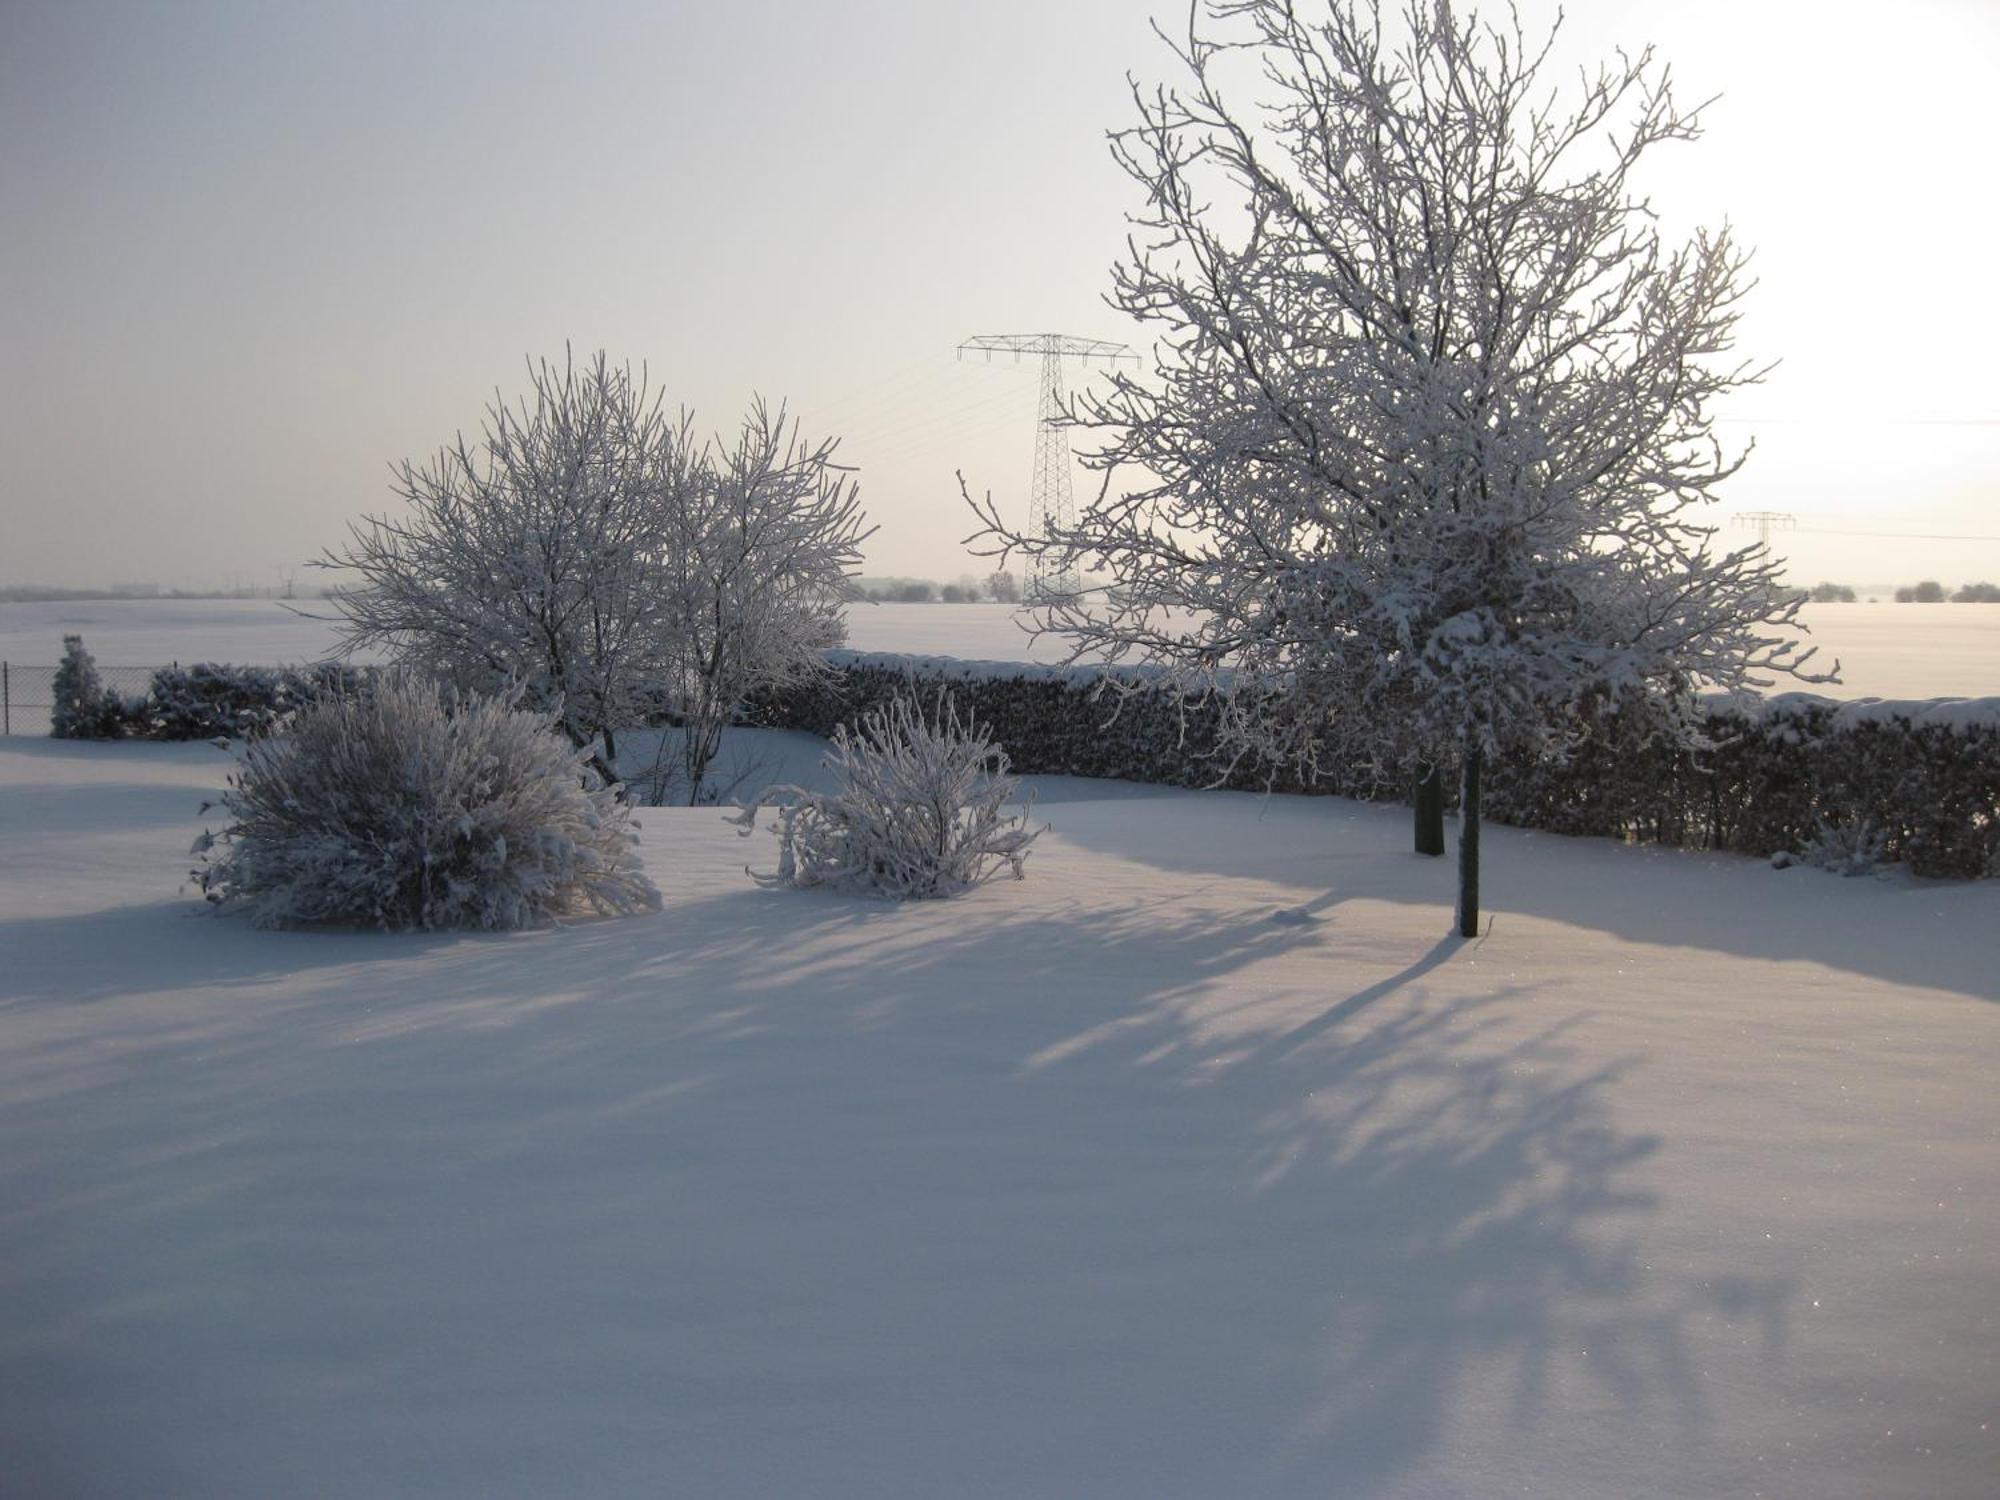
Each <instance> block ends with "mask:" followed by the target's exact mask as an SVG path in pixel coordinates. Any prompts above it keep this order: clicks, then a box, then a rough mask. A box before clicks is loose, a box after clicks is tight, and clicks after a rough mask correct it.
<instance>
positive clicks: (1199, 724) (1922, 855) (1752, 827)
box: [748, 651, 2000, 877]
mask: <svg viewBox="0 0 2000 1500" xmlns="http://www.w3.org/2000/svg"><path fill="white" fill-rule="evenodd" d="M827 661H828V664H829V666H830V667H831V669H832V670H831V671H830V672H829V673H828V674H827V675H826V677H825V678H824V679H823V680H822V681H820V682H817V683H812V684H808V685H806V686H803V687H800V688H797V689H794V690H791V691H789V692H786V693H783V694H779V695H775V696H772V697H767V698H765V699H762V700H759V701H758V702H757V703H755V704H753V705H752V707H751V711H750V714H749V716H748V717H749V720H750V722H752V723H757V724H763V725H767V726H770V727H773V728H786V729H803V730H808V731H810V732H812V733H814V734H819V735H827V736H831V734H832V733H833V730H834V727H835V726H836V725H840V724H847V725H850V726H851V725H853V724H855V723H856V722H857V721H858V720H859V718H860V716H861V715H862V714H864V713H866V712H868V711H869V710H871V709H875V708H878V707H880V706H882V705H884V704H886V703H887V702H888V701H889V700H890V699H892V698H894V697H896V696H897V695H899V694H901V695H905V696H907V695H910V694H912V693H914V694H915V695H916V696H917V697H918V698H919V699H920V700H921V699H925V698H929V697H933V696H935V694H936V693H937V692H938V691H939V690H940V689H941V688H949V689H950V691H951V692H952V694H953V695H954V696H955V697H956V699H957V701H958V702H959V703H960V704H961V705H962V706H963V707H964V708H965V709H966V710H967V711H969V712H970V713H971V714H972V715H973V716H974V717H976V718H978V719H981V720H984V721H985V722H986V723H988V724H991V725H992V726H993V729H994V736H995V738H996V739H997V740H998V741H999V742H1000V744H1001V746H1002V747H1003V748H1004V749H1005V750H1006V752H1007V756H1008V758H1009V760H1011V761H1012V762H1013V765H1014V768H1015V770H1016V771H1017V772H1026V773H1029V774H1042V775H1068V776H1104V777H1119V778H1123V779H1125V780H1130V781H1145V782H1155V783H1162V784H1166V785H1172V786H1218V785H1219V786H1227V787H1239V788H1244V789H1254V790H1265V789H1269V790H1274V791H1291V792H1310V793H1320V794H1328V793H1331V794H1338V795H1345V796H1358V797H1381V796H1385V795H1386V796H1391V797H1396V798H1400V797H1402V796H1403V795H1404V794H1405V791H1406V789H1405V788H1404V787H1403V786H1402V785H1401V784H1400V783H1399V782H1397V783H1389V782H1385V781H1384V779H1383V778H1382V777H1381V776H1379V775H1378V774H1377V773H1376V771H1375V770H1374V768H1371V767H1360V766H1357V767H1352V768H1345V769H1339V768H1336V769H1335V770H1333V771H1332V772H1331V773H1330V774H1325V775H1322V776H1321V777H1320V778H1319V779H1318V780H1317V781H1315V782H1312V783H1310V784H1308V783H1306V782H1305V781H1304V780H1303V779H1302V778H1301V776H1300V774H1299V773H1298V771H1297V770H1296V768H1292V767H1277V768H1273V767H1271V766H1268V765H1260V764H1254V763H1247V762H1246V763H1241V764H1238V765H1237V766H1236V767H1235V768H1234V769H1233V770H1231V771H1229V773H1228V774H1227V775H1220V774H1219V773H1220V772H1221V771H1222V770H1223V769H1224V767H1223V763H1222V762H1221V761H1219V760H1218V758H1217V755H1216V734H1215V722H1216V712H1215V709H1214V707H1213V706H1212V705H1203V704H1199V703H1191V704H1189V705H1187V707H1186V709H1185V711H1183V709H1182V708H1181V707H1179V706H1178V705H1176V704H1175V702H1174V700H1173V697H1172V695H1171V694H1170V693H1167V692H1163V691H1157V690H1153V689H1152V688H1150V687H1149V685H1148V684H1149V682H1150V681H1153V680H1156V679H1153V678H1151V677H1149V675H1148V674H1146V673H1145V672H1143V671H1141V670H1135V669H1118V675H1119V676H1120V677H1122V678H1123V679H1124V681H1125V682H1126V683H1127V684H1129V685H1131V686H1133V687H1134V688H1136V689H1137V690H1136V691H1134V692H1132V693H1130V694H1128V695H1126V696H1125V697H1124V698H1123V699H1122V701H1121V700H1120V698H1119V697H1118V696H1116V695H1114V694H1111V693H1102V694H1100V693H1099V692H1098V689H1099V686H1100V680H1101V678H1102V676H1103V674H1102V673H1101V672H1099V671H1097V670H1094V669H1076V668H1070V669H1063V668H1053V667H1043V666H1034V665H1029V664H1024V663H1017V662H1005V663H1002V662H964V661H957V660H954V659H952V658H949V657H925V656H899V655H892V654H886V653H878V654H862V653H858V652H853V651H831V652H828V653H827ZM1705 708H1706V712H1707V716H1708V724H1709V736H1710V738H1711V739H1712V740H1714V741H1715V746H1714V748H1712V749H1708V750H1702V751H1694V750H1689V749H1687V748H1685V747H1682V746H1678V745H1675V744H1672V743H1670V742H1668V741H1665V740H1662V739H1660V738H1658V737H1656V736H1652V735H1650V734H1648V733H1647V732H1646V729H1645V726H1644V725H1643V724H1641V723H1639V722H1637V721H1635V720H1633V719H1630V718H1628V719H1625V720H1618V719H1609V720H1607V721H1605V723H1604V724H1603V725H1601V726H1600V727H1599V728H1598V730H1597V732H1595V733H1593V734H1592V736H1591V737H1589V738H1587V739H1586V740H1585V741H1584V742H1583V743H1582V744H1581V746H1580V747H1579V748H1578V749H1577V750H1576V751H1575V753H1573V754H1572V755H1570V756H1569V757H1568V758H1567V759H1565V760H1562V761H1553V760H1545V761H1539V762H1510V763H1504V764H1502V765H1499V766H1495V767H1492V768H1491V769H1490V771H1489V776H1488V783H1487V794H1486V796H1487V801H1486V806H1487V812H1488V815H1489V816H1490V817H1491V818H1492V819H1493V820H1494V821H1496V822H1503V823H1512V824H1516V825H1519V826H1522V827H1528V828H1540V829H1546V830H1548V831H1550V832H1554V833H1565V834H1579V835H1591V836H1598V837H1609V838H1618V839H1632V840H1643V841H1648V842H1658V843H1665V844H1678V845H1683V846H1685V847H1688V848H1695V849H1722V850H1731V851H1735V852H1738V853H1743V854H1756V855H1770V854H1775V853H1778V852H1779V851H1781V850H1798V849H1801V848H1804V847H1805V846H1806V845H1807V844H1809V843H1810V842H1812V840H1813V839H1814V838H1815V837H1816V836H1817V835H1818V834H1819V832H1820V830H1821V828H1822V825H1825V826H1827V827H1832V828H1850V827H1856V826H1858V825H1860V824H1861V823H1863V822H1866V823H1868V824H1870V825H1871V826H1872V828H1873V830H1874V832H1875V833H1877V834H1879V835H1880V837H1881V838H1882V841H1883V850H1884V856H1885V857H1886V858H1888V859H1891V860H1900V861H1902V862H1903V863H1905V864H1907V865H1908V866H1909V867H1910V869H1911V870H1912V871H1914V872H1915V873H1917V874H1919V875H1933V876H1956V877H1978V876H1990V875H2000V699H1993V698H1985V699H1962V698H1941V699H1932V700H1925V701H1912V702H1894V701H1884V700H1880V699H1862V700H1860V701H1858V702H1852V703H1841V702H1836V701H1834V700H1832V699H1827V698H1820V697H1816V696H1814V695H1811V694H1806V693H1786V694H1781V695H1779V696H1777V697H1774V698H1771V699H1768V700H1767V699H1761V698H1757V697H1755V696H1752V695H1737V696H1733V697H1722V696H1718V697H1716V698H1713V699H1711V700H1709V701H1708V702H1707V703H1706V704H1705Z"/></svg>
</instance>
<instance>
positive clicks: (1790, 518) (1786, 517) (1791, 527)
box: [1736, 510, 1799, 547]
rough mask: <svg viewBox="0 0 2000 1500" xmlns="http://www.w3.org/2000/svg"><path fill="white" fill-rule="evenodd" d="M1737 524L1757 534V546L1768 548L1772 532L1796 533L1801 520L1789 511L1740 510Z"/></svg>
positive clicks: (1737, 514) (1737, 515)
mask: <svg viewBox="0 0 2000 1500" xmlns="http://www.w3.org/2000/svg"><path fill="white" fill-rule="evenodd" d="M1736 524H1737V525H1738V526H1747V527H1749V528H1750V529H1751V530H1752V531H1754V532H1756V533H1757V545H1758V546H1760V547H1768V546H1770V545H1771V533H1772V532H1774V531H1796V530H1797V529H1798V525H1799V518H1798V517H1797V516H1795V515H1793V514H1792V513H1791V512H1790V511H1788V510H1739V511H1738V512H1736Z"/></svg>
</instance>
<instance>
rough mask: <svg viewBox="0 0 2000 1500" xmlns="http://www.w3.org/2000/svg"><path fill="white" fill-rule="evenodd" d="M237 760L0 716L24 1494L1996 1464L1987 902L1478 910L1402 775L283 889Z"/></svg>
mask: <svg viewBox="0 0 2000 1500" xmlns="http://www.w3.org/2000/svg"><path fill="white" fill-rule="evenodd" d="M937 613H938V614H939V616H940V617H943V616H945V615H947V614H949V612H948V611H944V610H939V611H937ZM1934 613H1943V614H1949V613H1950V612H1949V611H1938V612H1934ZM152 654H155V655H158V654H165V653H164V652H160V653H152ZM189 654H193V653H192V652H190V653H189ZM245 654H247V653H245ZM772 746H775V747H776V750H777V752H778V753H779V755H780V756H781V757H783V758H789V759H790V760H792V761H793V762H794V763H795V764H796V763H797V762H798V761H800V760H801V759H805V760H809V759H810V756H811V752H812V750H813V748H814V747H813V744H812V742H810V741H806V740H804V739H802V738H800V737H784V738H782V739H779V740H776V741H769V740H766V741H760V742H757V743H756V744H752V745H751V746H750V747H749V749H748V750H746V751H744V752H743V753H744V754H745V755H746V757H747V758H755V757H756V755H757V754H759V753H761V750H762V749H770V748H771V747H772ZM760 747H761V749H760ZM228 764H229V762H228V759H227V757H226V756H225V755H223V754H222V753H221V752H219V751H216V750H214V749H212V748H210V747H208V746H203V745H191V746H190V745H144V744H116V745H88V744H73V743H59V742H53V741H48V740H22V739H16V740H11V741H0V837H4V841H5V842H4V847H5V849H6V851H7V856H8V857H7V860H6V865H5V873H4V874H3V875H0V954H4V961H0V1139H4V1140H5V1142H6V1150H5V1152H4V1155H0V1277H4V1279H5V1291H4V1295H0V1493H4V1494H6V1495H9V1496H13V1495H20V1496H27V1497H44V1496H55V1497H64V1500H80V1497H97V1496H104V1497H112V1496H117V1497H126V1496H139V1495H143V1496H147V1497H178V1496H187V1497H203V1500H210V1497H218V1500H219V1497H231V1496H243V1497H266V1496H276V1495H314V1496H382V1495H409V1496H417V1495H421V1496H467V1497H473V1496H477V1497H493V1496H516V1495H518V1496H548V1495H563V1496H596V1495H604V1496H611V1495H620V1496H623V1495H637V1494H646V1495H690V1496H704V1497H718V1496H736V1495H740V1496H760V1497H761V1496H789V1495H815V1496H843V1495H852V1496H868V1497H882V1496H946V1495H948V1496H982V1495H993V1496H1055V1495H1076V1496H1093V1497H1095V1496H1132V1497H1146V1500H1155V1497H1169V1496H1201V1497H1214V1496H1244V1497H1254V1496H1279V1495H1285V1496H1290V1495H1297V1496H1326V1495H1341V1496H1411V1497H1415V1496H1425V1497H1436V1496H1453V1497H1460V1496H1462V1497H1490V1496H1499V1495H1508V1494H1534V1495H1554V1496H1592V1497H1597V1496H1620V1497H1644V1496H1710V1495H1721V1494H1742V1495H1751V1494H1763V1495H1780V1496H1802V1497H1814V1500H1819V1497H1840V1496H1854V1497H1870V1500H1874V1497H1882V1496H1891V1495H1895V1496H1902V1495H1924V1496H1937V1497H1952V1496H1966V1497H1971V1496H1990V1495H1992V1494H1993V1493H1994V1490H1995V1478H1996V1475H2000V1089H1996V1088H1995V1087H1994V1079H1995V1077H1996V1076H2000V1003H1996V1002H2000V966H1996V965H1995V963H1994V962H1993V953H1994V949H1993V943H1992V933H1993V932H1994V930H1995V929H1996V927H2000V883H1994V882H1986V883H1979V884H1964V885H1928V884H1922V883H1916V882H1911V881H1908V880H1900V879H1899V880H1896V881H1890V882H1874V881H1869V880H1841V879H1838V878H1835V877H1832V876H1828V875H1823V874H1820V873H1817V872H1814V871H1809V870H1788V871H1783V872H1779V871H1774V870H1771V869H1769V868H1768V867H1767V866H1765V865H1762V864H1760V863H1755V862H1751V861H1747V860H1741V859H1735V858H1730V857H1726V856H1703V855H1696V854H1688V853H1684V852H1677V851H1671V850H1664V849H1649V848H1624V847H1616V846H1612V845H1610V844H1604V843H1595V842H1578V841H1570V840H1564V839H1559V838H1554V837H1550V836H1547V835H1540V836H1538V835H1535V834H1532V833H1527V832H1522V831H1518V830H1513V829H1506V828H1493V829H1490V830H1488V832H1487V838H1486V853H1487V873H1486V888H1487V895H1488V900H1489V903H1490V906H1491V909H1492V911H1493V913H1494V916H1493V922H1492V927H1491V930H1490V932H1489V933H1488V935H1487V936H1485V937H1484V938H1482V939H1480V940H1479V941H1477V942H1475V943H1470V944H1467V943H1461V942H1460V941H1458V940H1456V939H1454V938H1450V937H1447V936H1446V935H1445V934H1446V933H1447V930H1448V928H1449V925H1450V913H1449V905H1450V880H1451V872H1450V870H1449V869H1448V868H1447V867H1446V863H1445V862H1444V861H1429V860H1422V859H1419V858H1416V857H1415V856H1412V855H1409V854H1407V853H1406V852H1404V851H1405V847H1406V838H1407V828H1406V824H1405V815H1404V814H1402V813H1400V812H1398V811H1396V810H1393V809H1379V808H1371V807H1366V806H1362V805H1358V804H1355V803H1351V802H1345V801H1338V800H1334V799H1310V800H1305V799H1288V798H1274V799H1271V800H1270V801H1268V802H1266V801H1260V800H1259V799H1257V798H1254V797H1250V796H1244V795H1240V794H1231V793H1191V792H1174V791H1166V790H1162V789H1155V788H1133V787H1129V786H1121V785H1117V784H1102V783H1100V784H1093V783H1085V782H1074V781H1070V782H1064V781H1049V782H1045V783H1044V784H1043V786H1042V792H1043V812H1044V815H1045V816H1046V817H1047V819H1048V821H1049V822H1050V823H1051V824H1052V825H1053V829H1052V831H1051V832H1050V833H1049V834H1047V835H1046V836H1045V837H1044V838H1043V839H1042V841H1041V842H1040V843H1039V844H1038V845H1037V846H1036V850H1035V853H1034V855H1033V857H1032V859H1031V860H1030V862H1029V878H1028V880H1027V881H1026V882H1024V883H1020V884H1015V883H1011V882H1003V883H997V884H994V885H990V886H987V887H984V888H982V889H981V890H979V891H977V892H975V893H974V894H972V895H971V896H970V897H968V898H966V899H964V900H962V901H958V902H952V903H937V904H923V905H911V906H907V907H902V908H897V907H892V906H888V905H884V904H879V903H872V902H868V901H863V900H855V899H851V898H841V897H837V896H832V895H826V894H822V893H804V894H801V893H795V892H777V891H766V890H762V889H759V888H757V887H755V886H754V885H752V884H751V882H750V881H749V880H747V879H746V878H745V877H744V875H743V873H742V865H743V863H744V861H745V860H746V859H752V860H755V861H757V862H758V863H759V864H760V866H762V865H767V864H768V862H769V859H770V850H769V848H768V847H767V845H768V844H769V842H770V841H769V840H768V838H765V837H762V836H760V837H759V838H757V839H756V840H754V841H751V842H748V843H746V842H745V841H743V840H741V839H739V838H738V837H737V836H736V835H735V833H734V832H733V831H732V830H731V829H730V828H729V827H728V826H726V824H725V823H724V821H723V819H722V817H721V816H720V815H719V814H718V813H716V812H715V811H713V810H694V811H686V810H675V811H657V812H648V813H647V814H645V815H644V818H643V822H644V829H645V836H646V852H647V861H648V865H649V868H650V869H651V871H652V873H653V874H654V875H655V877H656V878H657V879H658V881H659V884H660V885H661V887H662V889H663V890H664V891H665V892H666V894H667V904H666V908H665V910H664V911H662V912H661V913H659V914H658V915H657V916H648V917H641V918H634V919H629V920H624V921H614V922H602V923H589V924H583V925H578V926H573V927H568V928H563V929H557V930H550V931H542V932H535V933H530V934H525V935H518V936H508V937H445V936H439V937H384V936H380V935H372V934H361V933H350V932H317V933H260V932H255V931H251V930H249V929H247V928H246V927H244V926H242V925H241V924H239V923H236V922H233V921H227V920H222V921H218V920H215V919H212V918H210V917H208V916H206V915H205V914H204V913H202V912H201V911H200V909H199V908H198V907H197V906H196V904H195V903H194V902H193V901H192V900H191V899H190V898H189V897H188V896H187V895H186V894H185V893H184V892H180V891H178V890H177V886H178V884H179V881H180V878H181V872H182V871H183V869H184V867H185V864H186V860H185V850H186V849H187V846H188V843H189V841H190V840H191V839H192V837H193V836H194V834H195V832H196V830H197V828H198V827H199V826H200V820H199V818H198V817H197V814H196V806H197V804H198V803H199V802H200V800H201V799H202V798H203V797H204V796H207V795H210V794H212V793H213V791H214V790H215V789H216V787H217V786H218V785H219V784H220V782H221V778H222V776H223V774H224V771H225V769H226V768H227V766H228Z"/></svg>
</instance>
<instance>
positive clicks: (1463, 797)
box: [1458, 740, 1481, 937]
mask: <svg viewBox="0 0 2000 1500" xmlns="http://www.w3.org/2000/svg"><path fill="white" fill-rule="evenodd" d="M1480 758H1481V751H1480V749H1479V744H1478V742H1477V741H1476V740H1471V741H1468V742H1467V744H1466V747H1465V781H1464V784H1463V788H1462V790H1461V791H1460V793H1459V798H1458V935H1459V936H1460V937H1478V936H1479V762H1480Z"/></svg>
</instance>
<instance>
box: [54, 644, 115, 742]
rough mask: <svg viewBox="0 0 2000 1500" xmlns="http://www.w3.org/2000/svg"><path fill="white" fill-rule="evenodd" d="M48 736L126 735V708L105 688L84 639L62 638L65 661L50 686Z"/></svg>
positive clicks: (104, 737) (109, 737) (91, 737)
mask: <svg viewBox="0 0 2000 1500" xmlns="http://www.w3.org/2000/svg"><path fill="white" fill-rule="evenodd" d="M51 687H52V691H51V692H50V695H49V696H50V698H51V699H52V700H53V701H52V702H51V704H50V706H49V733H50V735H52V736H53V737H54V738H56V739H59V740H115V739H117V738H119V737H120V736H122V735H123V734H124V733H125V727H126V725H125V720H126V708H125V705H124V704H123V703H122V702H121V701H120V700H119V698H118V695H117V694H116V693H112V692H108V691H106V689H105V686H104V683H103V681H102V679H100V678H99V677H98V675H97V663H96V661H95V660H93V659H92V657H91V654H90V653H89V652H88V651H86V650H85V649H84V646H83V637H82V636H80V635H66V636H64V637H63V659H62V662H61V664H60V665H58V666H57V667H56V674H55V680H54V682H53V683H52V684H51Z"/></svg>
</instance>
